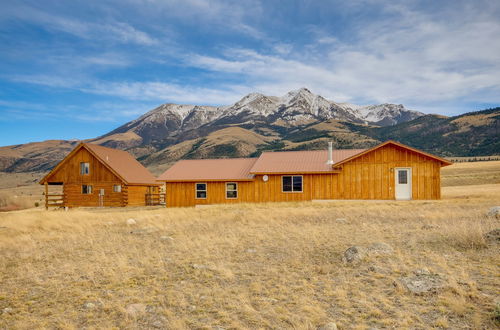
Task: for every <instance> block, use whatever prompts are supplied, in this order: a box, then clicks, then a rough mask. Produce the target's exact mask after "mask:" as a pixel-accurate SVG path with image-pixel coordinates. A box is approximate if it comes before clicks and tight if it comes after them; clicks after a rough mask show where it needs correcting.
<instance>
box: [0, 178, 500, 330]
mask: <svg viewBox="0 0 500 330" xmlns="http://www.w3.org/2000/svg"><path fill="white" fill-rule="evenodd" d="M455 174H456V175H458V176H459V175H460V172H459V171H458V172H455V173H454V175H455ZM498 196H500V185H499V184H484V185H469V186H454V187H446V188H443V200H441V201H411V202H391V201H387V202H383V201H369V202H363V201H336V202H328V203H277V204H254V205H238V206H210V207H205V208H178V209H164V208H156V209H154V208H142V209H133V208H132V209H74V210H70V211H68V212H64V211H48V212H46V211H42V210H40V209H32V210H24V211H16V212H6V213H2V214H1V215H0V255H2V258H0V313H2V315H1V317H0V328H8V329H12V328H68V329H69V328H135V329H143V328H175V329H188V328H191V329H214V328H217V327H220V328H225V329H231V328H254V329H255V328H270V329H283V328H297V329H316V328H317V327H318V326H320V325H324V324H327V323H328V322H335V323H336V325H337V326H338V327H339V328H340V329H351V328H355V329H366V328H369V327H377V328H414V329H416V328H432V327H435V328H450V329H470V328H474V329H492V328H495V327H497V326H498V325H499V324H498V317H499V313H500V310H499V308H500V307H499V306H498V303H499V301H498V297H499V290H498V288H499V287H500V285H499V284H500V283H499V279H498V270H499V267H500V260H499V259H498V248H499V246H498V237H497V238H496V241H495V240H491V239H488V238H487V237H485V233H487V232H489V231H491V230H493V229H497V228H499V226H500V225H499V220H498V219H496V218H492V217H487V216H486V213H487V212H488V210H489V209H490V207H492V206H495V205H498V201H499V200H498ZM130 219H134V221H131V220H130ZM134 222H135V224H131V223H134ZM495 242H496V243H495ZM374 243H383V244H379V245H381V246H386V245H387V246H388V247H389V248H390V251H389V252H390V253H380V254H374V255H373V254H370V255H368V256H367V257H366V258H364V259H362V260H361V261H360V262H359V263H347V262H344V261H342V257H343V254H344V251H346V249H348V248H349V247H351V246H353V245H356V246H360V247H366V246H371V245H372V244H374ZM382 252H383V251H382ZM414 274H430V275H422V276H428V277H432V279H435V280H436V281H437V280H438V279H439V280H440V281H441V280H442V281H443V282H444V284H443V285H442V286H440V287H436V288H435V290H433V291H431V292H428V293H422V294H415V293H412V292H410V291H409V290H408V289H407V287H406V286H405V285H404V279H405V278H406V277H409V278H411V277H412V276H420V275H414ZM495 317H496V321H495ZM495 322H497V323H495Z"/></svg>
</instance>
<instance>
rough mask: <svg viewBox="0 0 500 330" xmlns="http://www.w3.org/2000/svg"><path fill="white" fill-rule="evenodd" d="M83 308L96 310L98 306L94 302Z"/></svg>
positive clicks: (86, 304) (87, 303) (84, 305)
mask: <svg viewBox="0 0 500 330" xmlns="http://www.w3.org/2000/svg"><path fill="white" fill-rule="evenodd" d="M83 308H85V309H94V308H96V304H94V303H92V302H86V303H85V304H83Z"/></svg>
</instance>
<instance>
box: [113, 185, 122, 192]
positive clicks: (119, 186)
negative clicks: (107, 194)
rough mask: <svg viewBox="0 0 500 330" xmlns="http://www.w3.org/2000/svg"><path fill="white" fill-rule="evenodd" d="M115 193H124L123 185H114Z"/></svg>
mask: <svg viewBox="0 0 500 330" xmlns="http://www.w3.org/2000/svg"><path fill="white" fill-rule="evenodd" d="M113 192H115V193H119V192H122V185H121V184H115V185H113Z"/></svg>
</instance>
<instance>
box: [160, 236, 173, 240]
mask: <svg viewBox="0 0 500 330" xmlns="http://www.w3.org/2000/svg"><path fill="white" fill-rule="evenodd" d="M160 239H161V240H162V241H173V240H174V238H173V237H170V236H161V237H160Z"/></svg>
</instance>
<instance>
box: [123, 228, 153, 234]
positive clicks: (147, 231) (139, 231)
mask: <svg viewBox="0 0 500 330" xmlns="http://www.w3.org/2000/svg"><path fill="white" fill-rule="evenodd" d="M157 231H158V228H155V227H144V228H141V229H136V230H132V231H131V232H130V233H131V234H134V235H147V234H152V233H156V232H157Z"/></svg>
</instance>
